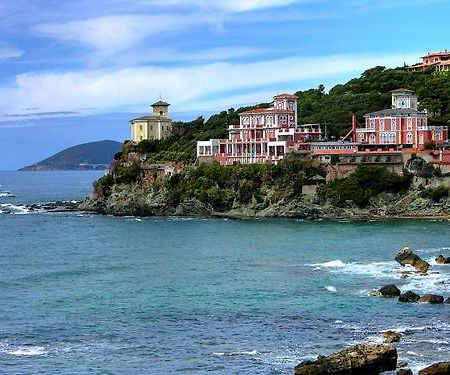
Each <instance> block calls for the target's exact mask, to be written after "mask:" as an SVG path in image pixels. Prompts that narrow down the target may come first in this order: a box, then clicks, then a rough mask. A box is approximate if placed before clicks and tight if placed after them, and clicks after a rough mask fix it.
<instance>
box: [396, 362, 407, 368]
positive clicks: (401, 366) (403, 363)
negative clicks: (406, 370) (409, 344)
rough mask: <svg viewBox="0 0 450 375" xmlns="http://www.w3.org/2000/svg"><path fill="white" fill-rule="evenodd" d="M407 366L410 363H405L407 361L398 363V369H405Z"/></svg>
mask: <svg viewBox="0 0 450 375" xmlns="http://www.w3.org/2000/svg"><path fill="white" fill-rule="evenodd" d="M407 366H408V362H405V361H398V362H397V368H403V367H407Z"/></svg>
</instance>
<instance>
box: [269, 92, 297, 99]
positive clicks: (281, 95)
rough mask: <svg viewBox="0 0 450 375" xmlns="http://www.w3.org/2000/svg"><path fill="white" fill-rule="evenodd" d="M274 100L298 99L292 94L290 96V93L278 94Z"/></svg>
mask: <svg viewBox="0 0 450 375" xmlns="http://www.w3.org/2000/svg"><path fill="white" fill-rule="evenodd" d="M274 98H291V99H294V98H295V99H298V96H297V95H292V94H288V93H283V94H278V95H275V96H274Z"/></svg>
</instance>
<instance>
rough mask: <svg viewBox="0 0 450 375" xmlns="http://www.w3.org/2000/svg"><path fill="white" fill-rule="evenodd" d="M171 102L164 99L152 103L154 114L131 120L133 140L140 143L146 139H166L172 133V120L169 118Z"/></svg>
mask: <svg viewBox="0 0 450 375" xmlns="http://www.w3.org/2000/svg"><path fill="white" fill-rule="evenodd" d="M169 106H170V104H169V103H166V102H163V101H162V100H160V101H158V102H156V103H154V104H152V107H153V114H152V115H151V116H143V117H139V118H135V119H133V120H131V121H130V124H131V140H132V141H133V142H136V143H139V142H140V141H142V140H144V139H148V140H154V139H164V138H167V137H170V136H171V135H172V120H171V119H170V118H169Z"/></svg>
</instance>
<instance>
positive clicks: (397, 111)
mask: <svg viewBox="0 0 450 375" xmlns="http://www.w3.org/2000/svg"><path fill="white" fill-rule="evenodd" d="M381 115H384V116H408V115H410V116H421V115H426V114H425V112H421V111H417V110H415V109H410V108H390V109H383V110H381V111H376V112H371V113H367V114H365V115H364V116H381Z"/></svg>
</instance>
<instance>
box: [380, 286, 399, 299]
mask: <svg viewBox="0 0 450 375" xmlns="http://www.w3.org/2000/svg"><path fill="white" fill-rule="evenodd" d="M380 293H381V295H382V296H383V297H398V296H399V295H400V289H398V288H397V287H396V286H395V285H394V284H391V285H386V286H383V287H382V288H381V289H380Z"/></svg>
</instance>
